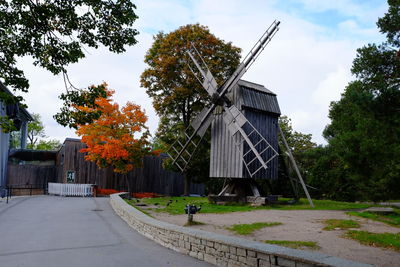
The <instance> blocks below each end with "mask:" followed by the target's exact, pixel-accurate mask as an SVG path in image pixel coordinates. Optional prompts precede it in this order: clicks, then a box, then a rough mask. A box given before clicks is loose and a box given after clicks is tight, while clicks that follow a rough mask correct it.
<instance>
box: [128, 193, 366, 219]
mask: <svg viewBox="0 0 400 267" xmlns="http://www.w3.org/2000/svg"><path fill="white" fill-rule="evenodd" d="M287 200H288V199H284V198H282V199H280V202H279V203H277V204H273V205H267V206H260V207H252V206H251V205H247V204H237V203H230V204H227V205H216V204H212V203H209V202H208V199H207V197H161V198H144V199H141V200H140V201H141V202H142V203H145V204H148V205H155V204H157V208H156V209H154V211H156V212H167V213H169V214H172V215H177V214H184V213H185V212H184V208H185V206H186V205H187V204H193V205H196V206H200V205H201V207H202V209H201V211H200V212H201V213H229V212H237V211H242V212H243V211H252V210H259V209H279V210H351V209H366V208H368V207H371V206H372V205H370V204H361V203H350V202H339V201H332V200H314V205H315V208H312V207H310V205H309V204H308V201H307V199H300V201H299V202H298V203H296V204H290V205H289V204H287ZM128 203H129V202H128ZM133 203H134V202H133Z"/></svg>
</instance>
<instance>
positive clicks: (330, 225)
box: [324, 219, 360, 231]
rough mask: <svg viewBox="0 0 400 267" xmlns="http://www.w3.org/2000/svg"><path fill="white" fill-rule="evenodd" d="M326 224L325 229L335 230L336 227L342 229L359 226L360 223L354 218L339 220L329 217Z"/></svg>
mask: <svg viewBox="0 0 400 267" xmlns="http://www.w3.org/2000/svg"><path fill="white" fill-rule="evenodd" d="M324 223H325V224H326V226H325V227H324V230H327V231H330V230H334V229H335V228H340V229H350V228H359V227H360V224H359V223H358V222H356V221H353V220H338V219H329V220H326V221H324Z"/></svg>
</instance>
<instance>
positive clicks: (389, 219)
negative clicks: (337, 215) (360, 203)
mask: <svg viewBox="0 0 400 267" xmlns="http://www.w3.org/2000/svg"><path fill="white" fill-rule="evenodd" d="M394 211H395V213H394V214H390V215H379V214H375V213H372V212H357V211H349V212H347V214H348V215H352V216H358V217H362V218H367V219H370V220H374V221H378V222H383V223H386V224H389V225H391V226H395V227H400V210H399V209H394Z"/></svg>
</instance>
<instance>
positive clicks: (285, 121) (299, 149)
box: [279, 115, 317, 159]
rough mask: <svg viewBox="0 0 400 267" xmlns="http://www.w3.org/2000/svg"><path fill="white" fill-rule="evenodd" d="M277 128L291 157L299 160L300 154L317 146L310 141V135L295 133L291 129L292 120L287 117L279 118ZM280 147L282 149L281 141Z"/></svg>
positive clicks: (281, 142)
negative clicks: (284, 139)
mask: <svg viewBox="0 0 400 267" xmlns="http://www.w3.org/2000/svg"><path fill="white" fill-rule="evenodd" d="M279 127H281V129H282V132H283V134H284V135H285V138H286V142H287V143H288V146H289V148H290V150H291V151H292V153H293V155H294V156H295V157H296V159H297V158H298V157H300V158H301V154H302V153H304V152H307V151H309V150H310V149H313V148H315V147H316V146H317V144H316V143H314V142H313V141H311V139H312V135H311V134H303V133H300V132H297V131H295V130H294V129H293V127H292V120H291V119H290V118H289V117H288V116H285V115H284V116H281V117H279ZM280 146H281V147H283V141H282V140H280Z"/></svg>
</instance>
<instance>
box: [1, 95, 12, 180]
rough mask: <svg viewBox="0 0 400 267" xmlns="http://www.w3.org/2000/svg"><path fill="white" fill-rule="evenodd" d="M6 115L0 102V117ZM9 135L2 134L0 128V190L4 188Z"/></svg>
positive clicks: (4, 107)
mask: <svg viewBox="0 0 400 267" xmlns="http://www.w3.org/2000/svg"><path fill="white" fill-rule="evenodd" d="M5 115H6V106H5V105H4V104H3V102H1V101H0V117H2V116H5ZM9 140H10V134H8V133H3V131H2V129H1V127H0V188H1V187H5V186H6V177H7V175H6V174H7V161H8V149H9Z"/></svg>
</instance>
